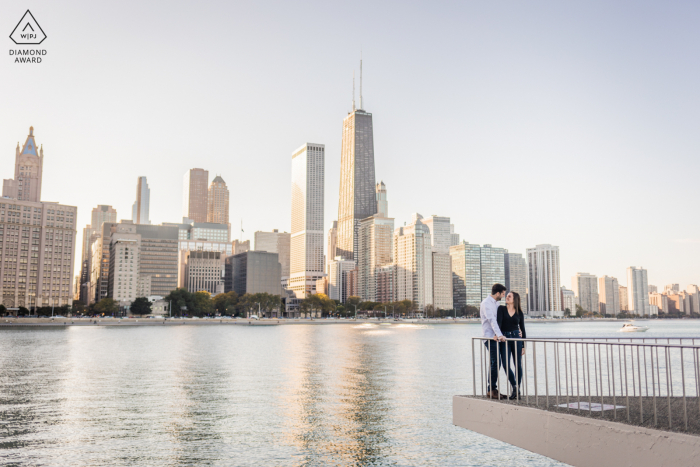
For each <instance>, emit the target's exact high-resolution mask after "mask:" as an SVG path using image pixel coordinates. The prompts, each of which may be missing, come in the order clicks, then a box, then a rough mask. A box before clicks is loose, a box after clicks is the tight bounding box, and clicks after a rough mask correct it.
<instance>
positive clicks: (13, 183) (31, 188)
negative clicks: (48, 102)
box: [2, 126, 44, 202]
mask: <svg viewBox="0 0 700 467" xmlns="http://www.w3.org/2000/svg"><path fill="white" fill-rule="evenodd" d="M43 170H44V147H43V145H42V147H40V148H37V145H36V142H35V141H34V127H33V126H30V127H29V135H28V136H27V140H26V141H25V142H24V146H22V150H20V148H19V142H18V143H17V148H16V149H15V178H14V179H12V178H10V179H5V180H3V184H2V196H3V197H5V198H12V199H17V200H20V201H35V202H39V201H41V180H42V174H43Z"/></svg>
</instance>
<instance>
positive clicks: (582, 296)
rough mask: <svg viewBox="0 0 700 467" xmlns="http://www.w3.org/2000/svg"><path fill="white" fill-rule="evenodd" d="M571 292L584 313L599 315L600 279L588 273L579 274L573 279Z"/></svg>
mask: <svg viewBox="0 0 700 467" xmlns="http://www.w3.org/2000/svg"><path fill="white" fill-rule="evenodd" d="M571 290H573V291H574V293H575V294H576V297H577V299H578V304H579V306H580V307H581V308H583V310H584V311H590V312H591V313H598V310H599V308H600V307H599V305H598V278H597V277H596V276H594V275H593V274H588V273H587V272H578V273H576V275H575V276H574V277H572V278H571Z"/></svg>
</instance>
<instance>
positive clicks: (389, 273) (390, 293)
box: [375, 264, 396, 303]
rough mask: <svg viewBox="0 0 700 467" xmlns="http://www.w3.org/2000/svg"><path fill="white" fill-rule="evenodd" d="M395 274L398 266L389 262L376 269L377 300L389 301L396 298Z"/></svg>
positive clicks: (381, 301) (380, 301)
mask: <svg viewBox="0 0 700 467" xmlns="http://www.w3.org/2000/svg"><path fill="white" fill-rule="evenodd" d="M395 276H396V266H395V265H394V264H387V265H385V266H380V267H378V268H377V269H376V271H375V277H376V282H377V300H376V301H377V302H379V303H389V302H393V301H395V300H396V293H395V292H396V290H395V282H396V279H395Z"/></svg>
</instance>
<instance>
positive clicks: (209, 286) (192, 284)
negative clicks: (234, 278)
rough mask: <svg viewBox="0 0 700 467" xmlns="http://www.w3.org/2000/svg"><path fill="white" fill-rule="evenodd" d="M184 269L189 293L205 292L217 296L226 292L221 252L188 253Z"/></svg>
mask: <svg viewBox="0 0 700 467" xmlns="http://www.w3.org/2000/svg"><path fill="white" fill-rule="evenodd" d="M184 269H185V271H184V274H185V288H186V289H187V290H188V291H189V292H199V291H201V290H205V291H207V292H209V293H210V294H217V293H221V292H223V291H224V279H223V269H224V268H223V267H222V261H221V252H220V251H188V252H187V253H186V256H185V268H184Z"/></svg>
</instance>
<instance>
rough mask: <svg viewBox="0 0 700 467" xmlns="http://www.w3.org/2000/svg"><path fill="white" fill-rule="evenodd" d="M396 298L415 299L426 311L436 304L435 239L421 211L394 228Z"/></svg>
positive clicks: (419, 306)
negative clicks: (425, 223) (431, 237)
mask: <svg viewBox="0 0 700 467" xmlns="http://www.w3.org/2000/svg"><path fill="white" fill-rule="evenodd" d="M394 262H395V264H396V270H395V279H396V288H395V293H396V300H398V301H400V300H412V301H414V302H415V303H416V305H417V307H418V309H419V310H420V311H423V310H424V309H425V307H426V305H431V304H432V303H433V274H432V242H431V240H430V229H428V227H427V226H425V225H424V224H423V222H422V216H421V215H420V214H414V215H413V222H412V223H411V224H410V225H407V226H405V227H399V228H398V229H396V230H395V231H394Z"/></svg>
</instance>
